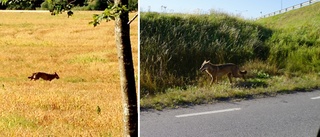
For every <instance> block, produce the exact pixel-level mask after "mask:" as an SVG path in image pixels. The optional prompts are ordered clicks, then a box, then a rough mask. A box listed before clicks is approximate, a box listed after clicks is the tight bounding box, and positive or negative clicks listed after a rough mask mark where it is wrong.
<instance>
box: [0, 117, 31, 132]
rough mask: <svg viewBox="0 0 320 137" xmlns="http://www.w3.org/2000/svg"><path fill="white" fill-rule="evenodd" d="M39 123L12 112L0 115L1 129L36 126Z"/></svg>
mask: <svg viewBox="0 0 320 137" xmlns="http://www.w3.org/2000/svg"><path fill="white" fill-rule="evenodd" d="M36 127H37V123H36V122H35V121H33V120H30V119H28V118H26V117H23V116H21V115H17V114H12V115H6V116H5V117H4V116H2V117H0V129H2V130H15V129H18V128H30V129H32V128H36Z"/></svg>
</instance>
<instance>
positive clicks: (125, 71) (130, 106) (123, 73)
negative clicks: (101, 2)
mask: <svg viewBox="0 0 320 137" xmlns="http://www.w3.org/2000/svg"><path fill="white" fill-rule="evenodd" d="M115 5H127V6H128V0H115ZM128 21H129V13H128V12H122V13H121V15H120V16H119V17H117V18H116V19H115V35H116V45H117V49H118V62H119V69H120V84H121V92H122V98H123V99H122V101H123V111H124V113H123V114H124V115H123V116H124V118H123V121H124V136H125V137H129V136H131V137H137V136H138V109H137V94H136V86H135V79H134V69H133V61H132V50H131V43H130V25H128V24H127V23H128Z"/></svg>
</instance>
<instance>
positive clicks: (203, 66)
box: [199, 60, 210, 71]
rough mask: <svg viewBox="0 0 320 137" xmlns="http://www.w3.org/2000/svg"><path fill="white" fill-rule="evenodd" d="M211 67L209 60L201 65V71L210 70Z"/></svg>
mask: <svg viewBox="0 0 320 137" xmlns="http://www.w3.org/2000/svg"><path fill="white" fill-rule="evenodd" d="M209 66H210V60H208V61H206V60H204V61H203V63H202V65H201V68H200V69H199V70H200V71H205V70H206V69H208V67H209Z"/></svg>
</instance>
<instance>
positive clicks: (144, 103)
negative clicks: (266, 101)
mask: <svg viewBox="0 0 320 137" xmlns="http://www.w3.org/2000/svg"><path fill="white" fill-rule="evenodd" d="M319 85H320V76H319V75H314V74H308V75H303V76H299V77H289V76H284V75H283V76H274V77H270V78H267V79H266V78H262V79H261V78H255V79H248V80H247V81H246V82H243V81H242V80H241V81H240V80H238V81H237V82H236V83H234V84H231V85H230V84H229V83H228V81H222V82H221V83H220V84H213V85H212V86H209V85H204V86H189V87H187V88H186V89H180V88H170V89H168V90H167V91H166V92H164V93H159V94H156V95H149V96H144V97H142V98H141V101H140V105H141V108H142V110H143V109H157V110H161V109H163V108H178V107H186V106H190V105H197V104H204V103H214V102H219V101H232V100H239V99H240V100H243V99H252V98H259V97H266V96H275V95H277V94H283V93H295V92H305V91H311V90H314V89H317V88H318V87H319Z"/></svg>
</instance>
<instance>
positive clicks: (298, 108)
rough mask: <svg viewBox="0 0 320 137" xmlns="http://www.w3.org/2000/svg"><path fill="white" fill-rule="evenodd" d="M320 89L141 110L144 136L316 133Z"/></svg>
mask: <svg viewBox="0 0 320 137" xmlns="http://www.w3.org/2000/svg"><path fill="white" fill-rule="evenodd" d="M319 128H320V90H317V91H314V92H304V93H295V94H286V95H278V96H276V97H268V98H261V99H253V100H246V101H241V102H224V103H217V104H208V105H200V106H193V107H190V108H179V109H171V110H163V111H142V112H141V113H140V136H141V137H316V136H317V133H318V130H319Z"/></svg>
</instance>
